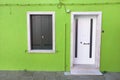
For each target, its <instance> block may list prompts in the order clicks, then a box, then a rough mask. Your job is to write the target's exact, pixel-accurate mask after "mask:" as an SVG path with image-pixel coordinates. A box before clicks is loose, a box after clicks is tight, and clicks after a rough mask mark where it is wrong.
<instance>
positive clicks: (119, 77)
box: [0, 71, 120, 80]
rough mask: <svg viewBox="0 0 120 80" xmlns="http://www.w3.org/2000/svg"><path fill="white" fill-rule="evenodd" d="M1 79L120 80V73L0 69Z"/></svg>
mask: <svg viewBox="0 0 120 80" xmlns="http://www.w3.org/2000/svg"><path fill="white" fill-rule="evenodd" d="M0 80H120V73H119V72H118V73H117V72H114V73H113V72H107V73H104V75H102V76H96V75H91V76H86V75H79V76H78V75H77V76H75V75H64V72H44V71H43V72H41V71H0Z"/></svg>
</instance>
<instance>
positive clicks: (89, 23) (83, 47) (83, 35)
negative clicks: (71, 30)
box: [74, 16, 96, 64]
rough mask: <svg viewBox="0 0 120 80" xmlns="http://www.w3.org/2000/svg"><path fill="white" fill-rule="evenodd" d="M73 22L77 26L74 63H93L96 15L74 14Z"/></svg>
mask: <svg viewBox="0 0 120 80" xmlns="http://www.w3.org/2000/svg"><path fill="white" fill-rule="evenodd" d="M75 23H76V26H77V27H76V28H77V29H76V32H77V33H76V34H77V36H76V37H77V38H76V39H77V40H76V41H77V43H76V45H77V47H76V48H77V49H76V53H75V54H77V56H76V57H75V58H74V64H94V63H95V37H96V16H76V18H75ZM91 31H92V32H91ZM91 40H92V41H91ZM90 45H92V46H90ZM90 50H91V54H90Z"/></svg>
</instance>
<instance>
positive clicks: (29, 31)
mask: <svg viewBox="0 0 120 80" xmlns="http://www.w3.org/2000/svg"><path fill="white" fill-rule="evenodd" d="M35 14H36V15H52V43H53V44H52V50H32V49H31V35H30V33H31V30H30V29H31V28H30V26H31V25H30V15H35ZM27 31H28V52H29V53H55V12H30V11H28V12H27Z"/></svg>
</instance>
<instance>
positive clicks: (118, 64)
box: [0, 0, 120, 72]
mask: <svg viewBox="0 0 120 80" xmlns="http://www.w3.org/2000/svg"><path fill="white" fill-rule="evenodd" d="M61 1H62V2H64V3H66V9H70V10H71V11H72V12H83V11H102V29H103V30H104V33H102V42H101V62H100V63H101V64H100V69H101V71H112V72H120V40H119V39H120V1H119V0H104V1H103V0H84V1H83V0H61ZM58 3H59V1H58V0H41V1H40V0H31V1H30V0H0V70H39V71H66V70H67V71H69V67H70V28H71V25H70V17H71V14H70V13H66V12H65V9H64V6H62V7H61V8H58V7H57V4H58ZM71 3H74V4H73V5H72V4H71ZM75 3H76V4H75ZM40 4H41V5H40ZM44 4H45V5H44ZM27 11H55V19H56V20H55V24H56V26H55V28H56V29H55V32H56V36H55V38H56V53H55V54H37V53H33V54H29V53H28V52H27V47H28V46H27V16H26V15H27V14H26V13H27ZM65 25H66V26H65ZM65 27H66V29H65Z"/></svg>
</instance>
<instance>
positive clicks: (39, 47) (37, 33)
mask: <svg viewBox="0 0 120 80" xmlns="http://www.w3.org/2000/svg"><path fill="white" fill-rule="evenodd" d="M54 15H55V13H54V12H28V13H27V21H28V51H29V52H45V53H52V52H55V17H54Z"/></svg>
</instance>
